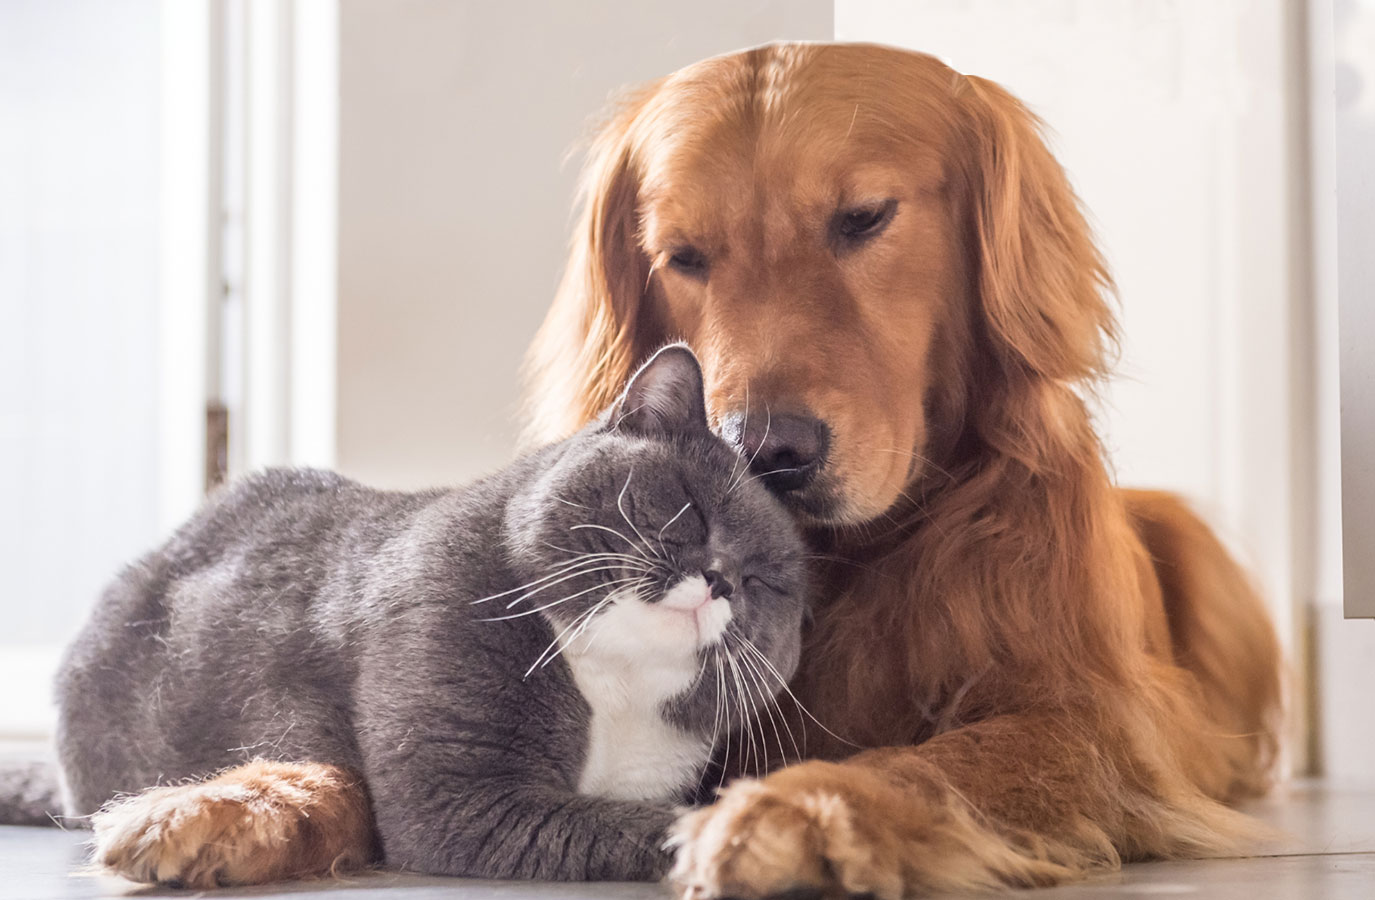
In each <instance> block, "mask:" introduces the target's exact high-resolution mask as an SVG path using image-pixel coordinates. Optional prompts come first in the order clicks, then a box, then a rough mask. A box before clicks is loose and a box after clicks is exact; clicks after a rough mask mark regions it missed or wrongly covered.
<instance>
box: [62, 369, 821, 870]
mask: <svg viewBox="0 0 1375 900" xmlns="http://www.w3.org/2000/svg"><path fill="white" fill-rule="evenodd" d="M665 352H666V353H669V354H670V355H671V357H672V358H670V359H669V361H668V363H667V364H660V365H659V366H658V371H657V375H656V374H655V370H654V366H655V363H651V364H650V366H649V367H647V368H646V370H645V371H644V372H642V373H641V376H637V380H636V383H640V382H643V384H642V385H641V387H642V388H644V391H643V395H642V396H639V395H636V393H635V390H636V383H633V384H632V387H631V389H630V390H629V391H628V393H627V397H626V398H625V399H624V400H623V401H622V404H621V407H620V408H619V410H617V411H613V413H612V414H611V415H609V416H608V418H607V419H606V420H604V421H603V422H601V423H599V424H597V425H594V426H591V427H590V428H589V429H587V430H585V431H584V432H580V433H579V434H578V435H575V436H574V437H572V438H570V439H569V440H567V441H564V442H562V443H560V444H556V445H553V446H551V447H548V448H545V449H543V450H540V451H537V452H536V453H534V454H532V455H531V456H528V457H526V458H524V459H522V460H520V461H518V462H517V463H515V464H513V465H512V466H511V467H509V468H508V469H506V470H504V471H502V472H499V473H497V474H495V475H493V476H491V477H489V478H486V479H484V480H482V481H480V482H478V483H476V484H474V485H471V486H469V487H466V488H461V489H457V490H451V491H430V492H424V493H414V494H406V493H389V492H382V491H376V490H371V489H369V488H366V487H363V486H361V485H358V484H355V483H353V482H350V481H347V480H345V479H343V478H341V477H339V476H336V475H332V474H328V473H321V472H313V471H273V472H268V473H264V474H262V475H259V476H255V477H253V478H250V479H248V480H245V481H242V482H240V483H238V484H236V485H234V486H232V487H230V488H228V489H226V490H224V491H222V492H221V493H220V494H219V495H217V496H216V497H215V498H214V499H213V500H212V501H211V502H210V503H208V504H207V506H206V507H205V509H203V510H202V511H201V512H200V513H198V514H197V515H196V516H195V517H194V518H193V519H192V521H191V522H189V523H188V524H187V525H186V526H185V527H184V528H182V529H181V530H180V531H179V532H178V533H177V534H176V535H175V536H174V537H173V538H172V539H171V540H170V541H169V542H168V543H167V544H166V545H165V546H164V547H162V548H161V549H159V550H157V551H155V552H153V553H152V554H150V555H148V556H147V557H145V558H144V559H143V560H142V561H140V562H139V563H137V564H136V565H134V566H132V567H131V568H130V569H128V570H127V571H126V572H125V573H123V574H122V575H121V576H120V578H119V579H118V580H117V581H116V582H115V584H114V585H112V586H111V587H110V588H109V589H108V590H107V592H106V594H105V596H104V597H103V598H102V600H101V602H100V603H99V604H98V606H97V609H96V611H95V613H94V615H93V617H92V620H91V622H90V623H89V624H88V625H87V627H86V628H85V630H84V631H83V632H82V634H81V636H80V637H79V639H78V640H77V642H76V644H75V645H74V646H73V647H72V649H71V650H70V652H69V654H68V657H67V660H66V662H65V664H64V666H63V669H62V672H61V674H60V676H59V701H60V706H61V718H60V731H59V740H58V744H59V755H60V759H61V763H62V767H63V770H64V773H65V777H66V784H67V788H68V792H69V799H68V805H69V812H70V813H73V814H88V813H91V812H93V811H95V810H96V809H97V808H98V807H100V806H101V805H102V804H105V803H106V802H107V801H109V800H110V799H111V798H112V797H113V796H115V795H116V794H117V793H120V792H134V791H139V790H141V789H143V788H147V787H149V786H152V785H155V784H166V783H169V782H175V781H177V780H180V779H186V778H198V777H203V776H206V775H208V774H211V773H213V772H215V771H217V770H219V769H222V768H224V767H226V766H229V765H233V764H235V763H239V762H243V761H244V760H246V759H249V758H254V757H260V758H265V759H269V760H282V761H295V760H309V761H312V762H319V763H327V764H330V765H334V766H338V767H340V768H342V769H345V770H348V771H351V772H355V773H358V775H359V776H360V777H362V778H363V779H364V780H365V781H366V784H367V786H368V789H369V791H370V794H371V797H372V803H373V811H374V815H375V817H376V824H377V831H378V834H379V836H380V839H381V842H382V850H383V851H384V853H385V857H386V861H387V862H388V863H389V864H393V865H399V866H403V867H407V868H411V869H417V870H421V871H426V872H436V873H447V874H464V875H478V876H486V877H537V878H553V879H585V878H614V879H626V878H648V877H656V876H657V875H659V874H661V873H662V871H663V869H664V867H665V866H666V864H667V857H666V855H665V853H664V851H663V848H662V842H663V837H664V833H665V829H666V828H667V826H668V825H669V824H670V823H671V821H672V819H673V817H674V810H673V807H674V805H675V804H676V803H680V802H682V801H683V800H685V799H686V798H687V797H688V796H689V795H690V794H691V792H692V791H694V790H695V788H696V786H697V784H698V781H699V780H700V778H701V776H702V773H703V771H704V769H705V767H706V766H707V763H708V759H709V757H710V755H711V753H712V750H713V747H714V746H715V745H716V744H719V742H720V740H721V739H722V738H724V737H725V735H726V734H727V733H728V730H729V728H730V727H735V728H738V727H739V724H740V723H739V722H735V723H733V726H732V724H731V723H726V725H725V726H724V727H723V725H722V721H721V718H720V715H719V713H720V707H721V705H722V703H737V702H738V701H736V700H733V699H732V698H731V697H730V696H729V694H730V692H731V690H732V689H731V688H730V687H729V684H728V679H727V678H726V677H724V676H723V674H722V673H721V672H719V671H718V669H720V668H721V662H720V650H721V649H722V648H727V647H729V646H733V643H734V642H739V641H740V640H742V639H744V638H749V639H751V640H752V641H753V643H754V644H755V645H757V647H758V648H759V649H760V650H761V651H762V653H763V655H764V656H765V657H767V658H768V659H769V660H770V662H771V663H772V665H773V666H774V667H775V668H776V669H777V670H778V671H779V672H781V673H782V674H783V676H785V677H786V675H788V674H791V672H792V669H793V668H794V667H795V665H796V661H797V653H798V641H799V638H798V632H799V629H800V622H801V615H802V599H801V594H802V587H803V577H804V576H803V565H802V562H801V557H802V554H801V546H800V544H799V542H798V538H797V535H796V532H795V531H794V530H793V527H792V526H791V524H790V522H789V520H788V518H787V515H786V513H784V512H783V511H782V510H781V509H780V508H778V507H776V506H775V505H774V502H773V501H772V500H771V499H770V498H769V497H768V496H767V495H766V494H765V492H764V491H763V489H762V488H760V487H758V486H756V485H753V484H751V483H749V482H740V481H738V480H735V479H732V476H731V471H732V468H733V464H734V454H733V452H732V451H731V450H729V448H727V447H726V446H725V445H724V444H723V443H721V442H719V441H718V440H717V439H716V438H714V437H712V436H711V435H710V434H709V433H708V432H707V431H706V428H705V418H704V416H703V414H702V412H701V397H700V394H701V386H700V380H698V381H696V382H695V384H694V385H690V386H689V387H690V388H691V390H685V389H684V386H683V385H682V384H681V383H679V382H680V380H681V378H682V377H683V376H682V371H681V360H679V359H678V357H680V356H683V355H686V351H684V350H681V349H674V350H672V351H665ZM661 356H663V354H661ZM686 359H687V360H689V361H690V360H691V357H690V355H687V356H686ZM675 360H677V361H676V362H675ZM692 373H694V374H695V373H696V367H695V363H693V364H692ZM696 377H697V378H698V379H700V375H697V376H696ZM693 391H695V395H693V393H692V392H693ZM684 397H692V398H693V399H694V401H695V402H694V403H692V404H691V409H690V410H689V411H688V414H687V419H681V420H680V419H675V418H674V417H675V416H679V417H681V416H682V415H683V413H682V410H681V409H680V407H681V405H682V403H683V398H684ZM636 404H639V405H636ZM663 410H668V413H667V414H665V415H660V414H659V413H661V412H663ZM699 420H700V422H699ZM685 423H686V424H685ZM699 425H700V427H699ZM688 426H690V427H688ZM685 498H686V499H685ZM659 532H662V533H659ZM723 572H724V574H723ZM761 578H762V579H763V580H762V581H761V580H760V579H761ZM708 582H710V584H709V583H708ZM561 598H567V599H563V600H561ZM560 600H561V602H558V603H555V601H560ZM727 631H729V632H730V633H729V634H727V633H726V632H727ZM779 686H780V685H778V684H774V685H772V686H771V689H772V690H776V689H777V688H778V687H779ZM723 691H724V692H725V694H726V696H724V697H722V696H721V692H723ZM757 703H758V699H757V698H756V699H755V701H754V704H751V705H757Z"/></svg>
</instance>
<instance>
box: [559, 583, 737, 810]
mask: <svg viewBox="0 0 1375 900" xmlns="http://www.w3.org/2000/svg"><path fill="white" fill-rule="evenodd" d="M730 619H731V610H730V603H729V602H728V601H727V600H725V599H722V598H719V597H718V598H712V596H711V593H710V591H709V590H708V589H707V584H706V581H705V580H704V579H703V578H702V577H701V576H695V577H692V578H685V579H683V580H682V581H680V582H678V584H676V585H675V586H674V587H673V589H672V590H670V591H668V593H666V594H665V595H664V596H663V597H661V598H659V600H658V602H656V603H645V602H643V601H641V600H640V599H638V598H637V597H635V596H634V595H633V594H631V593H629V592H627V593H626V594H624V595H622V596H618V597H617V598H616V599H615V600H614V601H613V602H612V603H611V605H610V606H609V607H608V608H607V609H606V610H605V611H603V612H602V613H600V614H599V615H598V617H597V619H596V620H594V621H593V622H592V624H591V625H590V626H589V627H588V628H587V630H586V632H585V633H580V634H577V635H575V636H574V637H573V638H571V639H569V640H568V641H567V646H566V647H565V652H564V654H563V657H564V659H566V660H567V661H568V665H569V667H570V668H571V669H572V672H573V679H574V681H575V682H576V683H577V685H578V689H579V690H580V691H581V692H582V695H583V697H584V698H585V699H586V700H587V703H588V706H589V707H591V711H592V719H591V722H590V723H589V743H588V752H587V759H586V760H585V762H584V767H583V772H582V776H581V778H580V779H579V784H578V789H579V791H580V792H581V793H584V794H593V795H600V796H605V797H614V798H616V799H622V800H642V801H648V800H652V801H672V800H676V799H678V798H679V797H681V794H682V791H683V790H684V789H685V788H687V787H689V786H690V785H691V784H692V782H693V779H694V778H696V777H697V776H698V775H700V773H701V770H702V767H703V766H704V765H705V763H706V761H707V756H708V754H709V753H710V750H711V747H710V742H708V741H707V740H706V739H705V738H702V737H700V736H697V735H693V734H688V733H686V732H684V731H682V730H681V729H679V728H678V727H677V726H676V725H673V724H671V723H669V722H667V721H665V720H664V718H663V708H664V705H665V704H666V703H668V702H669V701H670V700H672V699H673V698H674V697H677V696H679V695H681V694H682V693H683V692H684V691H686V690H687V689H688V688H690V687H691V686H692V684H693V683H694V682H695V681H696V680H697V678H698V677H700V675H701V674H702V671H703V663H702V659H701V653H700V651H701V649H702V648H703V647H709V646H711V645H712V644H715V643H717V642H718V641H720V640H721V636H722V635H723V634H724V633H725V630H726V626H727V625H728V624H729V622H730Z"/></svg>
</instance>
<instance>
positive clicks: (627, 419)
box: [611, 344, 707, 434]
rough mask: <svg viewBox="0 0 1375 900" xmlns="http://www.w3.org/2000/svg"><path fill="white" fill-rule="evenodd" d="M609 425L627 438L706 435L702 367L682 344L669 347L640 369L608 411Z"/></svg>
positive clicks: (705, 407)
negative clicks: (684, 434)
mask: <svg viewBox="0 0 1375 900" xmlns="http://www.w3.org/2000/svg"><path fill="white" fill-rule="evenodd" d="M611 424H612V426H614V427H615V428H616V429H617V430H618V431H626V432H630V433H631V434H674V433H676V434H682V433H690V432H694V431H703V432H705V431H707V404H706V399H705V397H704V396H703V388H702V367H701V365H699V364H698V362H697V357H696V356H694V355H693V353H692V351H691V350H689V349H688V347H687V345H686V344H669V345H668V346H667V347H664V348H663V349H662V350H660V351H659V352H658V353H655V354H654V355H653V356H652V357H650V360H649V362H647V363H645V364H644V365H643V366H641V367H640V371H638V372H636V373H635V374H634V376H633V377H631V379H630V383H629V384H628V385H626V388H625V393H624V394H622V395H621V399H620V400H618V401H617V402H616V406H615V407H614V408H613V409H612V410H611Z"/></svg>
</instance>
